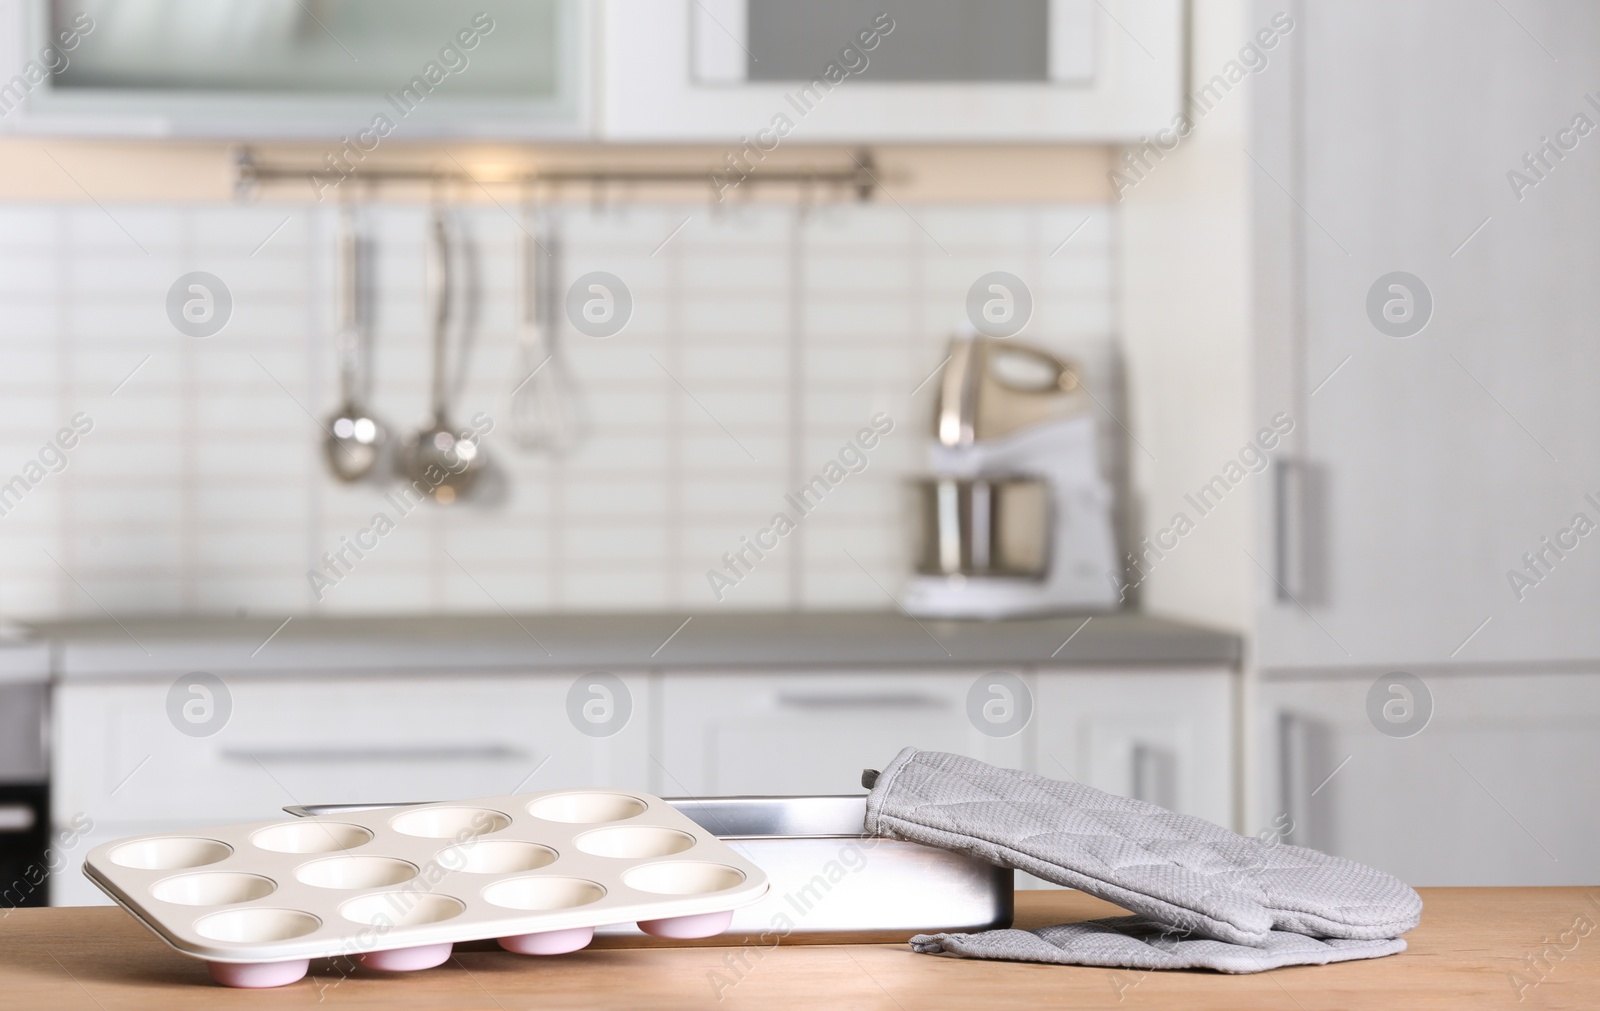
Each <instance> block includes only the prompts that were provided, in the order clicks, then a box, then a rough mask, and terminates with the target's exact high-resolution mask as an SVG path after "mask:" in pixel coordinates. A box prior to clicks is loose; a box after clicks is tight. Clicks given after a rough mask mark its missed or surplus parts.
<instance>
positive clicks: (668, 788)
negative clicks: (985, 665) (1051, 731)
mask: <svg viewBox="0 0 1600 1011" xmlns="http://www.w3.org/2000/svg"><path fill="white" fill-rule="evenodd" d="M987 673H988V671H987V670H973V671H970V672H961V673H955V672H940V673H926V672H921V671H918V672H911V671H859V672H856V671H852V672H847V673H827V674H822V673H816V674H811V673H799V672H796V673H791V674H783V673H761V674H749V673H728V674H695V675H689V674H681V675H680V674H670V675H666V676H664V677H663V678H662V679H661V686H660V694H661V728H662V729H661V760H660V764H659V766H658V768H657V769H656V770H655V771H656V773H657V774H658V776H659V777H660V781H659V782H660V792H662V793H665V794H688V795H693V796H706V795H738V794H808V793H810V794H837V793H861V792H862V788H861V771H862V770H863V769H882V768H883V767H884V766H885V765H887V764H888V763H889V761H890V759H892V758H894V756H895V755H896V754H898V753H899V751H900V749H901V748H904V747H907V746H914V747H918V748H925V749H928V750H932V751H954V752H959V753H961V754H964V755H971V756H972V757H974V758H980V759H983V760H984V761H986V762H994V763H996V764H998V765H1005V766H1010V767H1013V768H1026V767H1028V766H1029V765H1030V764H1031V763H1030V761H1029V759H1030V751H1031V748H1030V746H1029V741H1030V740H1031V738H1032V733H1033V731H1032V726H1033V724H1031V723H1030V724H1029V725H1028V726H1027V727H1025V728H1024V729H1023V730H1022V731H1021V732H1020V733H1018V734H1017V735H1016V736H1013V737H1003V738H997V737H990V736H987V735H986V734H984V733H982V732H980V731H979V730H978V729H977V728H976V727H975V726H974V725H973V723H972V721H971V720H969V719H968V717H967V697H968V692H969V691H970V690H971V688H972V685H973V683H974V681H976V680H977V679H978V678H979V677H980V676H982V675H985V674H987ZM1019 673H1020V672H1019ZM1023 676H1024V678H1025V679H1026V677H1027V675H1026V674H1023Z"/></svg>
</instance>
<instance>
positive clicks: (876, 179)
mask: <svg viewBox="0 0 1600 1011" xmlns="http://www.w3.org/2000/svg"><path fill="white" fill-rule="evenodd" d="M851 160H852V162H853V163H854V164H852V165H849V166H845V167H842V168H771V169H763V168H760V167H759V166H756V167H755V168H753V169H752V170H751V171H750V172H748V173H746V174H744V175H743V176H742V177H741V178H740V179H739V181H738V186H739V187H740V188H743V187H745V186H770V185H774V184H780V183H781V184H785V185H789V186H800V187H814V188H816V189H829V188H832V189H843V190H847V191H852V192H854V194H855V196H856V199H858V200H861V201H863V202H865V201H868V200H871V199H872V198H873V196H874V195H875V194H876V193H877V191H878V190H879V189H881V188H882V186H883V184H882V182H881V180H880V176H881V171H880V170H879V168H878V166H877V163H876V162H875V161H874V160H873V157H872V152H871V151H866V150H862V151H857V152H855V153H854V154H852V155H851ZM233 165H234V191H235V193H237V194H238V196H239V197H240V198H241V199H243V198H245V197H247V196H249V195H250V194H251V193H253V192H254V190H255V188H256V187H257V186H258V185H259V184H261V183H265V182H285V181H290V180H311V179H312V178H313V177H314V176H315V175H316V174H317V173H318V172H319V171H325V169H324V168H323V167H322V166H318V165H314V164H280V163H274V162H262V161H258V160H257V159H256V156H255V153H254V152H253V151H251V149H250V148H248V147H239V148H236V149H235V150H234V154H233ZM349 178H350V181H352V182H355V183H357V184H358V185H374V184H378V183H385V182H414V183H439V182H450V181H458V182H465V183H470V184H473V185H477V186H528V185H545V186H557V187H559V186H566V185H581V186H589V187H592V188H595V189H604V188H606V187H616V186H659V185H697V186H704V187H707V188H708V189H712V190H716V188H717V179H718V169H717V168H715V167H713V168H708V169H649V168H646V169H631V168H545V169H534V170H529V171H522V172H517V173H513V174H511V175H509V176H506V175H496V176H495V177H494V178H493V179H485V180H482V181H480V180H479V179H478V178H477V177H475V176H474V175H472V174H471V173H470V172H468V171H466V170H465V169H464V168H462V167H460V166H459V165H458V166H456V167H452V168H442V169H441V168H434V167H429V166H422V165H396V164H390V165H370V166H368V165H363V166H360V167H357V168H356V169H354V170H353V171H352V172H351V173H350V174H349Z"/></svg>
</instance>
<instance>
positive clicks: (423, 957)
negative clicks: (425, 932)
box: [356, 941, 455, 972]
mask: <svg viewBox="0 0 1600 1011" xmlns="http://www.w3.org/2000/svg"><path fill="white" fill-rule="evenodd" d="M454 947H455V945H454V944H452V943H451V942H449V941H445V942H444V943H443V944H419V945H416V946H415V947H411V948H385V949H384V950H383V951H368V952H363V953H362V954H360V955H357V956H356V961H357V962H360V963H361V964H362V965H364V966H366V967H367V968H368V969H382V970H383V971H384V972H415V971H417V970H418V969H432V968H433V967H434V966H436V965H443V964H444V963H445V962H446V961H447V960H449V958H450V952H451V950H452V949H453V948H454Z"/></svg>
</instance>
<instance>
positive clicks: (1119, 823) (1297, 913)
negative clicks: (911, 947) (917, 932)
mask: <svg viewBox="0 0 1600 1011" xmlns="http://www.w3.org/2000/svg"><path fill="white" fill-rule="evenodd" d="M865 829H866V831H867V832H868V833H869V834H873V835H883V836H888V837H891V838H897V839H906V840H909V841H912V842H919V843H923V844H925V845H930V846H938V847H941V848H944V849H949V850H954V851H955V852H958V853H964V854H967V855H969V856H975V857H978V858H979V859H982V860H986V861H988V862H990V863H993V864H998V865H1000V866H1003V867H1013V868H1017V869H1019V870H1024V871H1028V872H1029V873H1031V874H1034V875H1037V876H1038V877H1041V878H1044V879H1045V880H1047V881H1053V882H1055V883H1057V884H1061V885H1066V886H1068V887H1071V888H1077V889H1080V890H1082V891H1085V892H1088V893H1089V894H1091V895H1095V896H1098V897H1100V898H1103V899H1106V900H1108V901H1111V902H1115V903H1116V904H1117V905H1119V906H1122V907H1123V908H1125V909H1129V910H1132V911H1133V912H1134V913H1136V914H1139V916H1140V917H1142V918H1143V919H1144V920H1148V921H1150V922H1152V923H1153V924H1155V925H1156V927H1157V928H1159V930H1160V931H1166V932H1169V933H1170V934H1171V936H1172V937H1175V938H1178V940H1177V941H1175V942H1174V943H1173V944H1172V945H1168V947H1170V948H1171V949H1172V952H1162V951H1161V949H1159V948H1155V947H1152V946H1151V945H1150V944H1149V943H1148V941H1138V942H1137V943H1139V944H1142V945H1143V949H1140V948H1125V947H1124V945H1123V941H1122V940H1116V939H1110V938H1108V937H1107V936H1104V932H1102V936H1100V937H1099V939H1098V940H1091V939H1090V936H1091V935H1090V934H1085V933H1083V932H1082V931H1079V932H1073V931H1067V932H1066V933H1057V934H1055V935H1053V936H1054V937H1055V938H1057V939H1059V940H1062V941H1064V942H1065V944H1064V945H1060V944H1056V943H1055V942H1054V941H1052V940H1050V939H1047V938H1045V937H1043V936H1042V935H1038V936H1037V941H1038V942H1042V943H1044V944H1047V945H1049V946H1050V947H1051V948H1052V949H1054V951H1055V952H1056V954H1055V955H1054V956H1053V957H1051V958H1049V959H1048V960H1049V961H1066V960H1068V958H1070V957H1071V955H1072V954H1073V953H1074V952H1082V953H1085V955H1086V957H1098V955H1096V953H1100V952H1103V951H1107V950H1110V949H1113V948H1115V949H1119V950H1123V951H1125V953H1128V954H1130V955H1133V954H1137V955H1139V956H1140V957H1143V958H1147V959H1148V958H1152V957H1153V956H1152V955H1150V954H1149V953H1150V952H1155V953H1157V954H1161V955H1163V958H1164V959H1165V960H1168V961H1170V958H1172V957H1174V954H1173V953H1175V952H1178V951H1180V950H1182V951H1185V952H1188V953H1189V954H1188V955H1187V956H1186V957H1208V958H1215V952H1216V949H1214V948H1211V947H1206V948H1203V949H1196V948H1193V947H1190V948H1181V947H1180V946H1183V945H1193V944H1196V943H1199V942H1200V941H1211V942H1222V943H1223V944H1226V945H1238V946H1244V947H1245V948H1247V949H1253V950H1254V951H1255V952H1256V954H1255V955H1251V954H1250V952H1248V951H1247V952H1244V953H1239V954H1240V957H1241V958H1244V959H1246V961H1243V962H1239V963H1237V964H1253V963H1250V962H1249V961H1248V959H1249V958H1258V959H1259V958H1263V957H1264V958H1267V959H1268V960H1271V959H1272V958H1273V957H1274V956H1272V955H1271V954H1270V953H1271V952H1277V955H1276V956H1275V957H1276V958H1277V960H1276V961H1272V962H1271V964H1262V966H1261V967H1262V968H1271V967H1272V966H1273V965H1288V964H1301V963H1305V962H1319V961H1333V960H1336V958H1359V957H1374V956H1376V955H1382V954H1390V953H1392V952H1393V951H1398V950H1401V949H1403V948H1404V942H1403V941H1398V940H1394V939H1395V938H1396V936H1397V935H1398V934H1400V933H1402V932H1404V931H1406V930H1409V929H1410V928H1412V927H1414V926H1416V924H1417V921H1418V919H1419V917H1420V915H1421V910H1422V900H1421V899H1420V898H1418V896H1417V893H1416V892H1414V891H1412V890H1411V889H1410V888H1408V887H1407V886H1406V885H1405V884H1404V883H1403V882H1401V881H1399V880H1398V879H1396V878H1394V877H1392V876H1391V875H1388V874H1384V873H1383V872H1381V871H1378V870H1375V869H1373V868H1371V867H1367V866H1365V865H1363V864H1358V863H1356V862H1354V861H1351V860H1345V859H1342V858H1339V857H1332V856H1328V855H1327V854H1325V853H1319V852H1317V851H1316V850H1310V849H1305V848H1304V847H1300V846H1288V845H1282V844H1269V843H1266V842H1263V841H1262V840H1259V839H1250V838H1246V837H1244V836H1241V835H1239V834H1238V833H1235V832H1230V831H1228V830H1227V829H1224V828H1222V827H1220V826H1218V825H1214V824H1212V823H1211V822H1208V821H1205V820H1203V819H1200V818H1195V817H1191V816H1189V815H1181V814H1177V813H1175V812H1172V811H1168V810H1166V809H1165V808H1162V807H1157V806H1156V805H1154V804H1149V803H1145V802H1144V801H1139V800H1133V799H1131V798H1128V797H1119V796H1116V795H1114V794H1109V793H1106V792H1104V791H1102V790H1096V789H1094V788H1093V787H1087V786H1083V785H1081V784H1078V783H1062V782H1058V781H1055V780H1050V779H1045V778H1044V777H1042V776H1035V775H1032V774H1031V773H1026V772H1018V771H1015V770H1011V769H1000V768H996V767H995V766H992V765H988V764H986V763H984V762H980V761H977V760H976V759H971V758H965V757H962V756H960V755H952V754H946V753H943V752H927V751H919V750H917V749H915V748H907V749H905V750H903V751H902V752H901V753H900V754H899V755H897V756H896V757H895V759H894V761H893V762H891V763H890V764H889V765H888V767H886V768H885V769H884V770H883V772H882V773H881V774H879V776H878V777H877V780H876V782H875V783H874V784H873V786H872V792H871V793H870V794H869V795H868V797H867V816H866V823H865ZM1101 922H1104V921H1101ZM1124 926H1126V925H1124ZM1283 932H1286V933H1289V934H1292V935H1298V936H1300V937H1305V938H1315V939H1332V940H1342V941H1373V942H1384V943H1382V944H1377V945H1373V946H1371V947H1368V948H1363V947H1359V946H1351V945H1342V946H1331V947H1330V946H1328V945H1325V944H1321V945H1312V946H1309V947H1308V946H1306V945H1304V944H1302V943H1301V942H1300V941H1296V940H1294V939H1293V938H1287V939H1285V938H1275V937H1274V936H1273V935H1274V934H1276V933H1283ZM991 933H995V934H1017V933H1027V932H1018V931H996V932H991ZM1091 933H1092V932H1091ZM1110 933H1113V934H1116V933H1118V931H1117V930H1116V929H1112V930H1111V931H1110ZM956 936H960V935H940V937H939V938H932V937H928V936H926V935H924V936H923V937H920V938H918V939H917V940H918V941H922V942H924V943H925V945H928V946H929V947H928V949H927V950H933V948H932V946H935V945H936V946H937V947H938V948H939V950H952V951H953V950H956V945H955V942H954V940H953V938H954V937H956ZM970 936H971V937H976V938H982V937H986V936H987V935H970ZM1029 936H1036V935H1029ZM1128 936H1129V935H1127V934H1125V933H1123V934H1119V937H1121V938H1123V939H1126V938H1127V937H1128ZM1003 940H1005V939H1003V938H996V939H995V941H994V943H1000V942H1001V941H1003ZM1011 940H1013V941H1016V940H1018V939H1016V938H1012V939H1011ZM1136 940H1137V939H1136ZM974 943H975V942H974ZM1032 943H1033V942H1029V945H1031V944H1032ZM1029 945H1022V946H1018V945H1012V946H1010V948H1009V949H1008V950H1017V951H1020V950H1023V948H1027V950H1031V951H1034V953H1035V954H1040V953H1043V952H1042V949H1036V948H1032V947H1030V946H1029ZM963 946H968V947H970V946H971V945H969V944H968V943H967V942H963ZM980 947H981V946H980ZM919 950H923V949H919ZM1332 951H1338V952H1343V954H1342V955H1337V956H1334V957H1329V956H1328V952H1332ZM1356 952H1365V954H1357V953H1356ZM963 953H967V952H963ZM971 953H976V949H974V950H973V951H972V952H971ZM1197 953H1198V954H1197ZM1207 953H1209V954H1207ZM992 957H1001V956H999V955H994V956H992ZM1006 957H1026V956H1024V955H1021V954H1017V955H1014V956H1006ZM1179 957H1183V956H1179ZM1289 958H1293V959H1294V960H1293V961H1288V960H1285V959H1289ZM1088 964H1096V965H1098V964H1103V963H1101V962H1098V961H1095V962H1091V963H1088ZM1117 964H1127V965H1147V964H1150V963H1149V962H1145V961H1141V962H1132V961H1129V962H1118V963H1117ZM1230 964H1232V963H1230ZM1228 971H1250V970H1248V969H1246V970H1240V969H1231V970H1228Z"/></svg>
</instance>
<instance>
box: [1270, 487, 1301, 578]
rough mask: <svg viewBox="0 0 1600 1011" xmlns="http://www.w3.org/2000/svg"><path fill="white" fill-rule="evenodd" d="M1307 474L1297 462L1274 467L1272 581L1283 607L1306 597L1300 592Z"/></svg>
mask: <svg viewBox="0 0 1600 1011" xmlns="http://www.w3.org/2000/svg"><path fill="white" fill-rule="evenodd" d="M1303 483H1304V473H1303V467H1302V465H1301V464H1300V463H1299V462H1298V461H1295V460H1286V459H1280V460H1278V461H1276V462H1275V463H1274V464H1273V466H1272V512H1273V528H1272V581H1273V584H1274V586H1273V596H1274V598H1275V599H1276V600H1277V601H1278V603H1280V604H1287V603H1290V602H1292V601H1294V600H1296V599H1297V598H1299V597H1300V596H1302V595H1303V594H1301V593H1297V592H1296V589H1297V587H1296V583H1298V581H1299V580H1298V578H1297V576H1298V572H1299V569H1300V566H1299V565H1298V564H1297V562H1298V561H1299V559H1298V558H1297V557H1296V556H1297V555H1298V554H1299V548H1300V536H1301V532H1300V524H1299V523H1298V522H1297V521H1298V519H1299V516H1300V511H1301V510H1302V509H1303V508H1304V507H1305V502H1304V496H1303V491H1304V489H1303V487H1302V485H1303Z"/></svg>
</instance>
